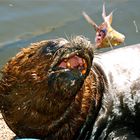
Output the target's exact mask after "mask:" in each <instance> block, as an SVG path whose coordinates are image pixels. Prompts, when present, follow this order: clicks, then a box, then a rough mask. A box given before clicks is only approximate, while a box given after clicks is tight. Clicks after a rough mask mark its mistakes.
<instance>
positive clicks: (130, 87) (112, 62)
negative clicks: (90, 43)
mask: <svg viewBox="0 0 140 140" xmlns="http://www.w3.org/2000/svg"><path fill="white" fill-rule="evenodd" d="M93 65H98V67H99V68H100V69H101V70H102V71H103V72H104V76H105V77H106V79H107V85H108V86H107V89H106V90H105V91H104V93H103V98H102V107H101V109H100V111H99V114H98V117H97V118H96V121H95V124H94V125H93V131H92V135H91V137H90V139H91V140H93V139H101V140H102V139H109V140H110V139H115V138H116V139H119V140H123V139H133V140H135V139H139V138H140V44H136V45H132V46H126V47H123V48H119V49H115V50H112V51H109V52H106V53H102V54H100V55H98V57H97V58H95V59H94V60H93ZM95 67H96V66H95ZM138 137H139V138H138Z"/></svg>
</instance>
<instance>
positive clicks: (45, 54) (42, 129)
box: [0, 36, 93, 139]
mask: <svg viewBox="0 0 140 140" xmlns="http://www.w3.org/2000/svg"><path fill="white" fill-rule="evenodd" d="M92 59H93V49H92V47H91V44H90V42H89V41H88V40H86V39H85V38H83V37H79V36H78V37H75V38H74V39H72V40H71V41H70V42H68V41H66V40H64V39H57V40H50V41H42V42H39V43H35V44H33V45H31V46H30V47H28V48H25V49H23V50H22V51H21V52H20V53H18V54H17V55H16V56H15V57H13V58H12V59H11V60H10V61H9V62H8V63H7V64H6V65H5V67H4V68H3V77H2V80H1V81H0V106H1V110H2V114H3V117H4V119H5V121H6V123H7V124H8V126H9V127H10V128H11V129H12V130H13V131H14V132H15V133H16V134H17V136H19V137H35V138H47V139H49V138H50V139H59V138H60V139H68V138H69V139H71V138H72V137H73V135H74V134H75V131H77V129H78V128H79V127H80V126H81V125H82V123H83V122H84V119H85V118H86V113H87V112H86V111H88V109H84V108H85V106H84V105H82V102H83V103H84V102H85V100H83V99H82V96H85V95H82V92H81V88H82V86H83V83H84V80H85V79H86V77H87V76H88V74H89V72H90V68H91V65H92ZM78 110H79V112H77V111H78ZM85 110H86V111H85ZM84 112H85V114H84ZM65 132H66V133H65ZM64 133H65V135H64Z"/></svg>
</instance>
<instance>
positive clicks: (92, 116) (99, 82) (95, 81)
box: [77, 64, 107, 140]
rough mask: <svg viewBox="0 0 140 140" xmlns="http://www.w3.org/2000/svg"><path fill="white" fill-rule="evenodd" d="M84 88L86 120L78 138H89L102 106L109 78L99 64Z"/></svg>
mask: <svg viewBox="0 0 140 140" xmlns="http://www.w3.org/2000/svg"><path fill="white" fill-rule="evenodd" d="M83 87H84V90H83V95H84V96H85V97H83V99H85V104H84V105H85V106H86V107H87V108H88V110H87V111H86V114H88V115H87V116H86V119H85V122H84V123H83V125H82V127H81V130H80V131H79V133H78V137H77V140H81V139H85V140H86V139H89V137H90V136H91V133H92V127H93V125H94V122H95V120H96V117H97V115H98V112H99V110H100V108H101V104H102V103H101V102H102V96H103V93H104V91H105V89H106V88H107V80H106V77H105V74H104V72H103V71H102V69H101V68H100V67H99V66H98V65H96V64H95V65H94V66H93V68H92V69H91V71H90V73H89V76H88V77H87V79H86V80H85V83H84V86H83Z"/></svg>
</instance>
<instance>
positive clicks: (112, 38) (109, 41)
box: [83, 3, 125, 49]
mask: <svg viewBox="0 0 140 140" xmlns="http://www.w3.org/2000/svg"><path fill="white" fill-rule="evenodd" d="M83 16H84V17H85V19H86V20H87V22H88V23H89V24H91V25H92V27H93V28H94V30H95V32H96V35H95V46H96V48H99V49H100V48H107V47H113V46H118V45H120V44H121V43H123V42H124V40H125V36H124V35H123V34H122V33H119V32H118V31H116V30H115V29H113V28H112V26H111V24H112V19H113V12H111V13H110V14H109V15H108V16H107V15H106V11H105V3H104V4H103V11H102V18H103V20H104V21H103V23H101V24H100V25H97V24H96V23H95V22H94V21H93V20H92V19H91V18H90V17H89V16H88V15H87V14H86V12H83Z"/></svg>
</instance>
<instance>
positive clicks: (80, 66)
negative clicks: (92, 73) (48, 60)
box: [58, 55, 87, 74]
mask: <svg viewBox="0 0 140 140" xmlns="http://www.w3.org/2000/svg"><path fill="white" fill-rule="evenodd" d="M58 67H59V68H64V69H77V70H79V71H81V73H82V74H85V73H86V71H87V62H86V60H85V59H84V58H81V57H80V56H77V55H73V56H71V57H69V58H64V59H63V60H62V61H61V62H60V63H59V64H58Z"/></svg>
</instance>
